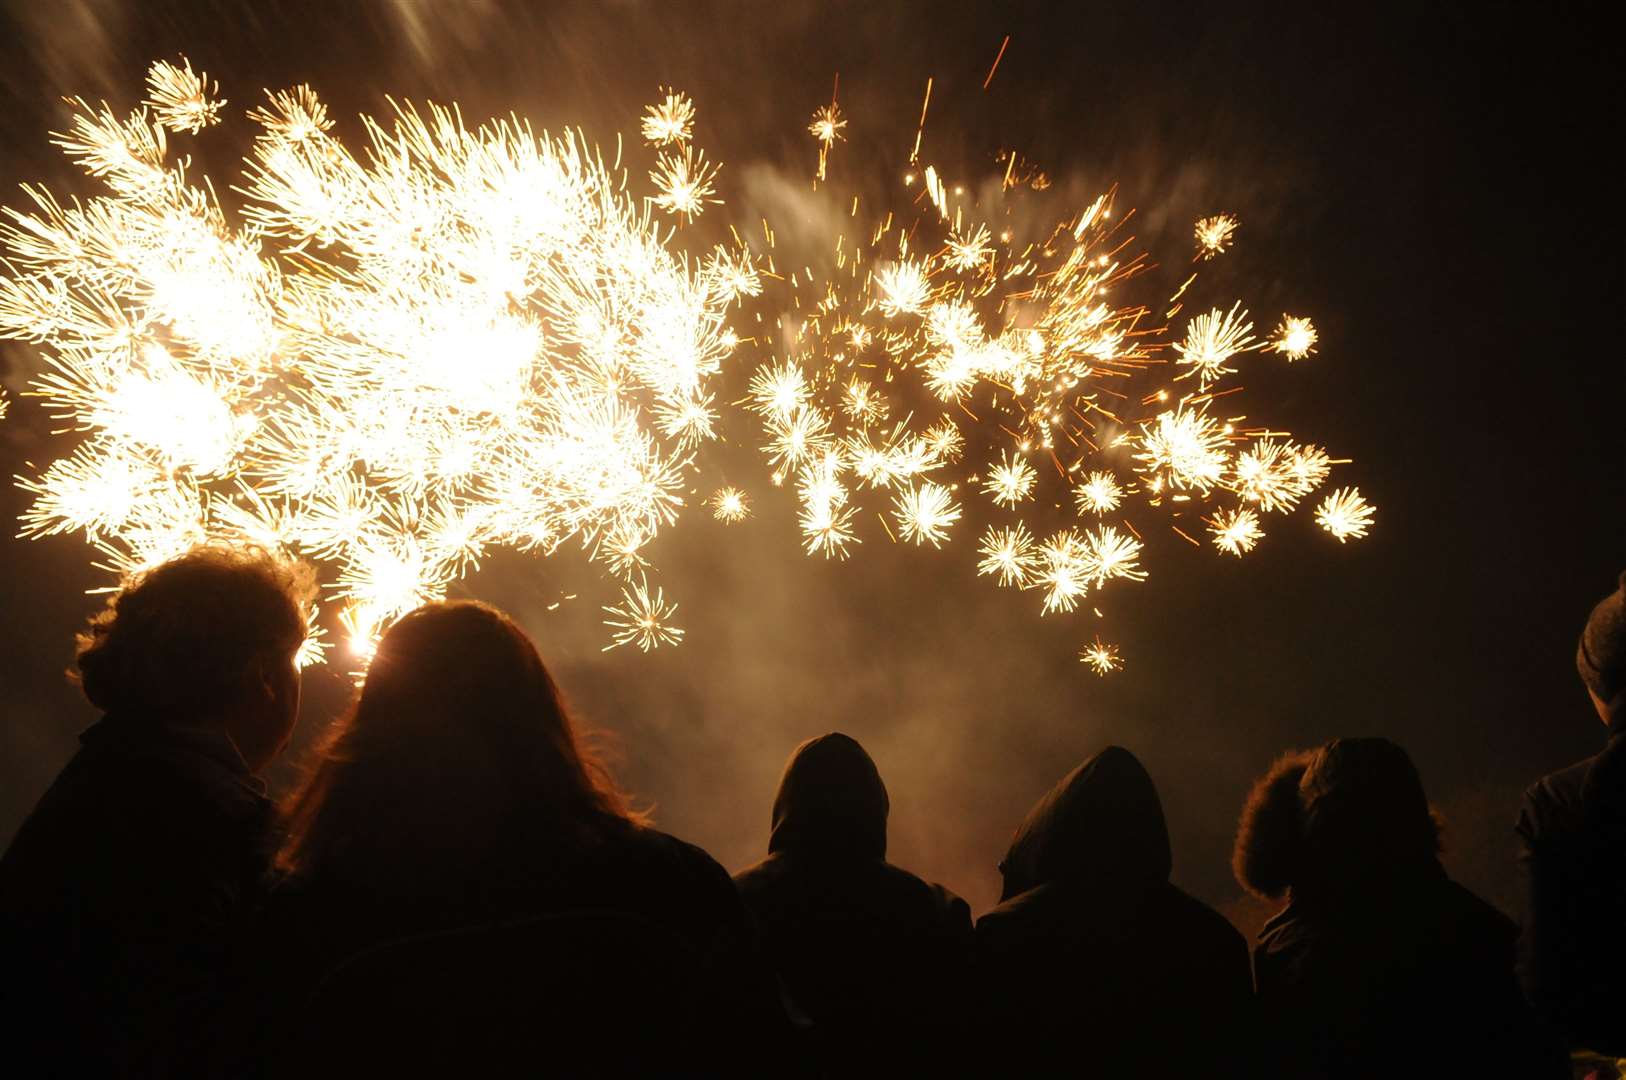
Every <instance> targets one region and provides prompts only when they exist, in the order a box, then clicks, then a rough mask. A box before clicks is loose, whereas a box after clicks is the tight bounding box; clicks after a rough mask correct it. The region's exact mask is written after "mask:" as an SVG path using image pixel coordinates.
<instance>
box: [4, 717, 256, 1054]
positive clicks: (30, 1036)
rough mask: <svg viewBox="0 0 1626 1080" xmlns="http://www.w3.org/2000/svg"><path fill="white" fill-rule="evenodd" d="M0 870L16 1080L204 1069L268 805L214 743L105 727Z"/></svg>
mask: <svg viewBox="0 0 1626 1080" xmlns="http://www.w3.org/2000/svg"><path fill="white" fill-rule="evenodd" d="M80 742H81V747H80V750H79V752H78V753H77V754H76V755H75V756H74V758H73V760H72V761H70V762H69V763H68V766H67V767H66V768H65V769H64V770H63V771H62V773H61V775H60V776H58V777H57V779H56V781H55V782H54V783H53V784H52V785H51V787H50V789H49V790H48V791H47V792H46V793H45V796H44V797H43V798H42V799H41V800H40V802H39V805H38V806H36V807H35V809H34V811H33V813H32V814H31V815H29V817H28V819H27V820H26V821H24V822H23V825H22V828H21V829H20V830H19V831H18V833H17V835H16V837H15V839H13V841H12V843H11V847H10V848H9V849H8V850H7V851H6V853H5V856H4V858H0V985H3V986H4V988H5V989H4V993H3V994H0V1047H4V1048H5V1051H4V1052H5V1056H6V1058H7V1060H8V1061H9V1062H11V1063H13V1064H20V1063H22V1062H29V1063H30V1065H29V1067H27V1068H22V1069H20V1070H19V1071H18V1073H17V1075H30V1076H35V1075H53V1074H55V1075H96V1074H99V1073H101V1074H106V1073H115V1074H120V1075H126V1074H128V1075H154V1076H168V1075H177V1074H184V1073H186V1072H189V1071H192V1070H195V1069H201V1068H205V1066H204V1065H203V1064H202V1063H201V1062H200V1060H199V1055H200V1054H201V1053H202V1049H201V1047H202V1044H203V1043H204V1042H205V1041H206V1039H207V1037H208V1034H209V1032H210V1028H211V1024H212V1017H213V1016H214V1013H215V1009H216V1007H217V1006H218V1003H219V1000H220V996H221V985H220V984H221V976H222V971H223V969H224V967H225V966H226V962H225V956H226V951H227V948H228V944H229V942H230V940H231V938H232V936H233V934H232V931H233V926H234V922H235V920H237V919H238V918H239V916H240V915H241V913H242V911H243V909H244V908H245V906H246V905H245V901H246V899H247V898H248V897H249V896H251V894H252V892H253V890H254V889H255V887H256V885H257V883H258V882H259V881H260V880H261V879H262V878H263V875H264V873H265V870H266V866H267V858H266V856H267V852H266V847H267V844H266V835H267V832H266V830H267V826H268V823H269V818H270V808H269V805H268V803H267V802H266V800H265V797H264V795H263V794H262V790H261V788H260V786H259V783H258V781H256V780H255V779H254V778H253V777H251V776H250V775H249V773H248V770H247V768H246V767H245V766H244V764H243V761H242V758H241V756H239V755H238V754H237V752H236V750H235V748H234V747H232V745H231V743H230V742H229V741H228V740H227V739H226V738H225V737H224V736H223V735H219V734H211V733H207V732H201V731H192V730H178V729H175V728H172V727H168V726H166V725H164V724H161V723H157V722H152V721H147V720H143V719H135V718H114V717H107V718H104V719H103V720H102V721H101V722H100V723H98V724H96V725H95V726H94V727H92V728H90V729H89V730H88V731H86V732H85V733H84V735H82V736H81V737H80Z"/></svg>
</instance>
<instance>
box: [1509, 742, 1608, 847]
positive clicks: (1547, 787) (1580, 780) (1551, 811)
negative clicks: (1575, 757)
mask: <svg viewBox="0 0 1626 1080" xmlns="http://www.w3.org/2000/svg"><path fill="white" fill-rule="evenodd" d="M1597 760H1598V759H1597V758H1596V757H1589V758H1587V759H1585V760H1584V761H1578V762H1576V763H1575V764H1574V765H1571V766H1569V767H1568V768H1564V769H1560V770H1558V771H1557V772H1555V773H1549V774H1548V775H1546V776H1544V777H1542V778H1541V779H1540V780H1537V781H1536V782H1535V783H1534V784H1531V785H1530V786H1529V787H1528V788H1526V789H1525V792H1524V805H1523V807H1522V808H1521V810H1520V813H1519V821H1518V825H1517V829H1518V831H1519V833H1520V835H1522V836H1523V837H1524V838H1525V840H1527V841H1530V842H1534V841H1536V840H1538V839H1539V838H1541V837H1543V836H1546V835H1548V834H1550V833H1553V832H1555V831H1569V830H1571V829H1576V828H1579V827H1580V825H1581V817H1582V811H1581V793H1582V791H1583V790H1584V788H1585V785H1586V778H1587V774H1589V773H1590V772H1591V771H1592V766H1593V764H1594V763H1595V762H1596V761H1597Z"/></svg>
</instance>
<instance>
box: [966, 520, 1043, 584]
mask: <svg viewBox="0 0 1626 1080" xmlns="http://www.w3.org/2000/svg"><path fill="white" fill-rule="evenodd" d="M977 551H978V553H979V554H981V555H982V561H981V562H979V563H977V573H978V574H997V575H998V580H999V584H1001V585H1011V586H1015V587H1017V588H1023V587H1025V586H1027V585H1028V583H1029V582H1030V581H1031V580H1032V579H1033V573H1034V571H1035V570H1036V569H1037V568H1038V559H1037V556H1035V554H1034V550H1033V534H1032V533H1030V532H1028V528H1027V526H1026V525H1024V524H1022V523H1021V522H1020V521H1019V522H1017V523H1016V524H1015V525H1011V526H1008V527H1006V528H994V527H992V526H990V527H989V529H988V531H987V532H986V533H984V534H983V537H982V543H981V545H980V546H979V547H978V548H977Z"/></svg>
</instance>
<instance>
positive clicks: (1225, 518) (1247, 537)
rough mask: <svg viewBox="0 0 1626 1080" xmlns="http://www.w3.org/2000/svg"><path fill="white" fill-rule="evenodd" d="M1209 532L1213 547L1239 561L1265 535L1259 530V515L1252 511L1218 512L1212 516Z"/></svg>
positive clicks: (1233, 510) (1232, 510)
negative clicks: (1211, 535) (1226, 552)
mask: <svg viewBox="0 0 1626 1080" xmlns="http://www.w3.org/2000/svg"><path fill="white" fill-rule="evenodd" d="M1209 532H1211V533H1212V534H1213V537H1214V546H1215V547H1217V548H1219V549H1220V550H1221V551H1228V552H1230V553H1231V554H1232V555H1235V556H1236V557H1237V558H1239V559H1240V558H1241V557H1242V556H1243V555H1244V554H1246V553H1247V552H1250V551H1252V550H1253V546H1254V545H1255V544H1257V543H1258V542H1259V540H1260V538H1261V537H1263V536H1264V535H1265V534H1264V531H1263V530H1261V529H1260V528H1259V515H1258V514H1256V513H1254V512H1253V511H1252V510H1243V509H1231V510H1221V511H1219V512H1218V513H1217V514H1215V515H1214V520H1213V523H1212V524H1210V526H1209Z"/></svg>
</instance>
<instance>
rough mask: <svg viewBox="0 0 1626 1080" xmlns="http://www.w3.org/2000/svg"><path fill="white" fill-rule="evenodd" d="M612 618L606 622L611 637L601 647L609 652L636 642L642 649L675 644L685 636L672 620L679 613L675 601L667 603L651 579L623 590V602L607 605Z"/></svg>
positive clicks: (606, 611) (638, 582)
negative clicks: (653, 587) (651, 582)
mask: <svg viewBox="0 0 1626 1080" xmlns="http://www.w3.org/2000/svg"><path fill="white" fill-rule="evenodd" d="M604 612H605V614H606V615H608V616H609V618H607V619H605V620H604V625H605V626H607V627H609V628H610V631H611V634H610V638H611V641H610V643H609V644H608V645H606V646H604V649H603V650H602V651H604V652H609V651H610V650H611V649H614V648H617V647H619V646H621V645H637V646H638V648H639V649H640V650H642V651H643V652H648V651H649V650H651V649H654V648H657V647H659V646H661V645H676V644H677V643H678V642H680V641H682V640H683V631H682V630H681V629H680V628H678V627H676V626H673V625H672V624H671V622H670V620H671V618H672V616H673V615H675V614H676V613H677V605H676V604H668V603H667V602H666V596H665V594H664V593H663V592H662V590H661V588H660V586H658V585H657V586H656V587H655V590H654V591H653V592H651V591H650V588H649V583H648V582H647V581H646V580H644V579H642V578H640V579H639V580H638V581H637V582H636V583H635V584H631V585H627V586H626V587H624V588H623V589H622V590H621V603H620V604H617V605H615V606H611V605H609V604H605V605H604Z"/></svg>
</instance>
